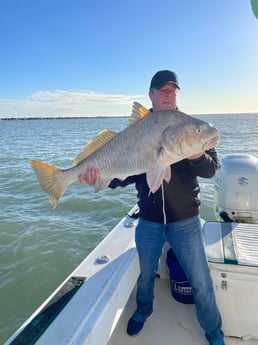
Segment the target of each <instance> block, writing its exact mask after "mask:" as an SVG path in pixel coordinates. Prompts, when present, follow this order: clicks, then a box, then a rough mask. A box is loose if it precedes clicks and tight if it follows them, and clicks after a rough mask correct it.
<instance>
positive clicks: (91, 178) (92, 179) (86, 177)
mask: <svg viewBox="0 0 258 345" xmlns="http://www.w3.org/2000/svg"><path fill="white" fill-rule="evenodd" d="M98 177H99V169H98V168H95V167H88V168H87V170H86V171H85V172H82V173H81V174H80V176H79V181H80V182H81V183H88V184H89V185H91V186H94V185H95V183H96V180H97V178H98Z"/></svg>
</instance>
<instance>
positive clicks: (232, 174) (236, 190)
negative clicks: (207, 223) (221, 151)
mask: <svg viewBox="0 0 258 345" xmlns="http://www.w3.org/2000/svg"><path fill="white" fill-rule="evenodd" d="M220 163H221V168H220V169H219V170H218V172H217V174H216V175H215V182H214V212H215V216H216V218H217V219H218V220H220V221H221V220H225V221H234V222H245V223H258V158H257V157H255V156H252V155H248V154H232V155H225V156H223V157H222V159H221V161H220Z"/></svg>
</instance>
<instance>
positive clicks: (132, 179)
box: [108, 175, 137, 189]
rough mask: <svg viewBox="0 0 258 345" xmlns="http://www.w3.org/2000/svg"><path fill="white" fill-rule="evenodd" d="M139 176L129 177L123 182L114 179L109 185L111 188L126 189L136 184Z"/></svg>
mask: <svg viewBox="0 0 258 345" xmlns="http://www.w3.org/2000/svg"><path fill="white" fill-rule="evenodd" d="M136 179H137V176H136V175H135V176H128V177H127V178H126V179H125V180H123V181H121V180H119V179H118V178H114V179H113V180H112V181H111V182H110V183H109V185H108V187H109V188H111V189H115V188H116V187H126V186H128V185H129V184H132V183H135V182H136Z"/></svg>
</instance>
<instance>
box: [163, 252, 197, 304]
mask: <svg viewBox="0 0 258 345" xmlns="http://www.w3.org/2000/svg"><path fill="white" fill-rule="evenodd" d="M167 266H168V269H169V276H170V288H171V294H172V296H173V297H174V298H175V299H176V300H177V301H178V302H181V303H185V304H193V303H194V298H193V294H192V287H191V285H190V284H189V281H188V280H187V278H186V275H185V273H184V271H183V269H182V267H181V266H180V264H179V262H178V260H177V258H176V256H175V253H174V252H173V249H172V248H171V249H169V250H168V252H167Z"/></svg>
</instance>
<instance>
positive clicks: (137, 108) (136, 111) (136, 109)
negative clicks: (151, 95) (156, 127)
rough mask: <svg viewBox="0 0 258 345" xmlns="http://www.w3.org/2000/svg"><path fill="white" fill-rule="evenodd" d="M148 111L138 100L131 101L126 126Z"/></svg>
mask: <svg viewBox="0 0 258 345" xmlns="http://www.w3.org/2000/svg"><path fill="white" fill-rule="evenodd" d="M149 114H150V111H149V110H148V109H147V108H145V107H144V106H143V105H141V104H140V103H138V102H133V108H132V113H131V116H130V118H129V120H128V124H127V127H130V126H131V125H132V124H134V123H135V122H137V121H139V120H141V119H143V118H144V117H145V116H146V115H149Z"/></svg>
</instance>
